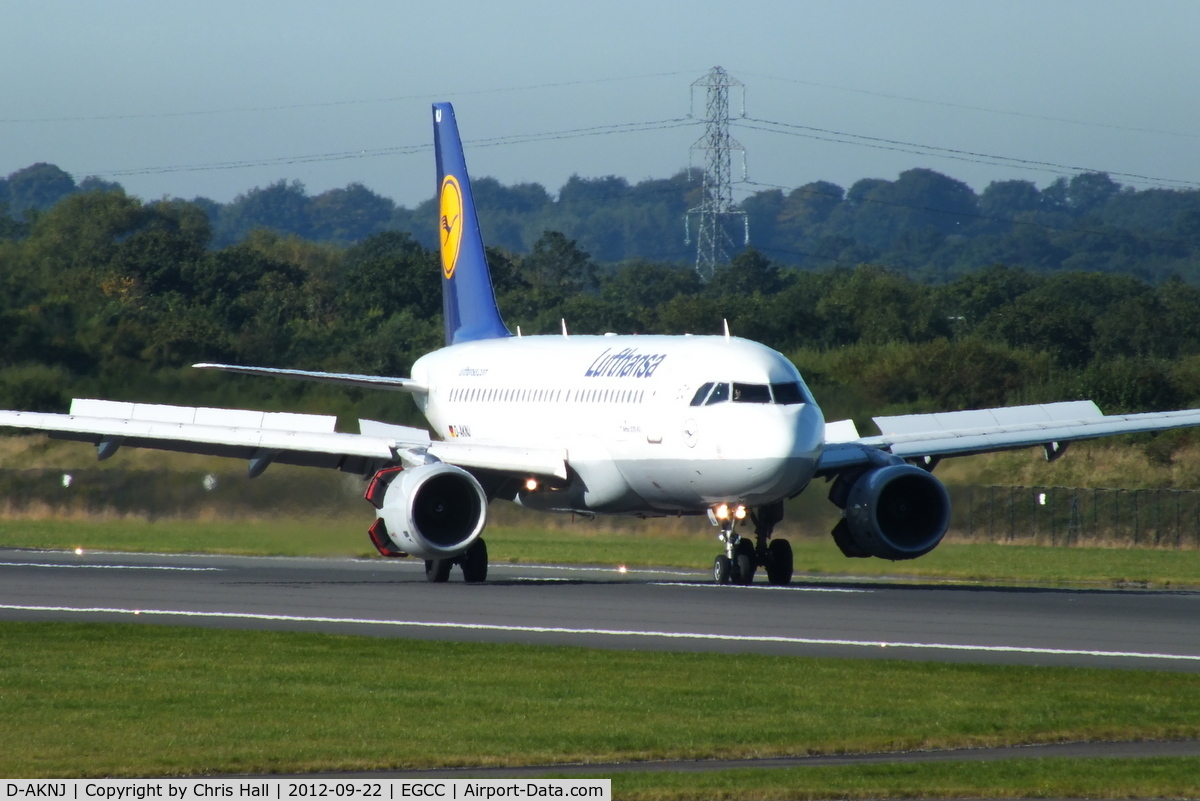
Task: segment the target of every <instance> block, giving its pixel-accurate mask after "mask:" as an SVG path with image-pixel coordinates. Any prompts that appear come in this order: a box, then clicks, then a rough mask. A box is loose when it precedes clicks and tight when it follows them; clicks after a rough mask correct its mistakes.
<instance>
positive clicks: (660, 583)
mask: <svg viewBox="0 0 1200 801" xmlns="http://www.w3.org/2000/svg"><path fill="white" fill-rule="evenodd" d="M647 583H648V584H649V585H650V586H651V587H697V588H699V589H702V590H712V589H722V590H724V589H727V588H728V589H740V588H747V587H748V588H750V589H752V590H767V591H778V592H874V590H855V589H850V588H849V587H783V586H778V585H775V584H700V583H697V582H695V581H651V582H647Z"/></svg>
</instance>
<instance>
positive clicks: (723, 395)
mask: <svg viewBox="0 0 1200 801" xmlns="http://www.w3.org/2000/svg"><path fill="white" fill-rule="evenodd" d="M727 400H729V385H728V384H717V385H716V386H715V387H713V391H712V394H711V395H709V396H708V403H706V404H704V405H705V406H712V405H713V404H714V403H724V402H725V401H727Z"/></svg>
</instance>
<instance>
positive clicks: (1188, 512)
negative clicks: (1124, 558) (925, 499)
mask: <svg viewBox="0 0 1200 801" xmlns="http://www.w3.org/2000/svg"><path fill="white" fill-rule="evenodd" d="M948 489H949V491H950V499H951V502H952V504H953V516H952V519H951V526H950V530H951V534H952V535H953V536H957V537H963V538H967V539H973V540H984V541H988V542H1014V543H1027V544H1037V545H1062V546H1071V545H1101V544H1106V545H1107V544H1113V545H1127V546H1135V547H1163V548H1197V547H1200V491H1196V490H1170V489H1083V488H1079V487H1004V486H960V487H949V488H948Z"/></svg>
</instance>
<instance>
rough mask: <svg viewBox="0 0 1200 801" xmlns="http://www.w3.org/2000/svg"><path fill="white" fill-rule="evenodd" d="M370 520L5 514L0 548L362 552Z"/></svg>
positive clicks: (314, 553) (371, 551)
mask: <svg viewBox="0 0 1200 801" xmlns="http://www.w3.org/2000/svg"><path fill="white" fill-rule="evenodd" d="M370 522H371V521H370V520H365V521H364V520H345V519H330V518H320V517H317V518H304V519H301V518H294V519H278V520H213V521H206V520H154V521H151V520H146V519H144V518H137V517H130V518H120V519H107V520H106V519H88V518H84V519H66V520H63V519H55V518H49V519H41V520H36V519H22V518H16V519H7V520H0V547H5V548H46V549H55V550H64V549H65V550H73V549H75V548H83V549H84V550H96V551H140V552H152V553H223V554H244V555H272V556H367V555H369V554H374V553H377V552H376V551H375V548H374V547H373V546H372V545H371V543H370V541H369V540H368V539H367V534H366V531H367V526H368V525H370Z"/></svg>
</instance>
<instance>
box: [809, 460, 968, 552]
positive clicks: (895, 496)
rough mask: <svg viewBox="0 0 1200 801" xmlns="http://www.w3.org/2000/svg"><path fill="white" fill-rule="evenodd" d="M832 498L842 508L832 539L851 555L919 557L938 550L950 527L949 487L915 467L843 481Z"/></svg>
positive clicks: (882, 470) (877, 471)
mask: <svg viewBox="0 0 1200 801" xmlns="http://www.w3.org/2000/svg"><path fill="white" fill-rule="evenodd" d="M829 499H830V500H831V501H833V502H834V503H835V504H837V505H838V506H840V507H842V519H841V521H840V522H839V523H838V524H837V526H836V527H835V528H834V529H833V540H834V542H836V543H837V545H838V547H839V548H841V550H842V553H844V554H845V555H846V556H850V557H866V556H877V557H879V558H880V559H892V560H901V559H916V558H917V557H918V556H924V555H925V554H927V553H929V552H930V551H932V550H933V549H934V548H936V547H937V546H938V543H940V542H941V541H942V537H944V536H945V535H946V530H947V529H948V528H949V527H950V496H949V494H947V492H946V488H945V487H944V486H942V482H940V481H938V480H937V479H936V478H934V477H933V476H932V475H930V474H929V473H928V472H927V471H925V470H922V469H921V468H919V467H916V466H914V465H910V464H893V465H887V466H885V467H876V468H873V469H870V470H867V471H865V472H863V473H861V474H859V475H858V476H855V477H849V476H842V477H839V478H838V480H837V482H835V483H834V486H833V489H832V490H831V491H830V493H829Z"/></svg>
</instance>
